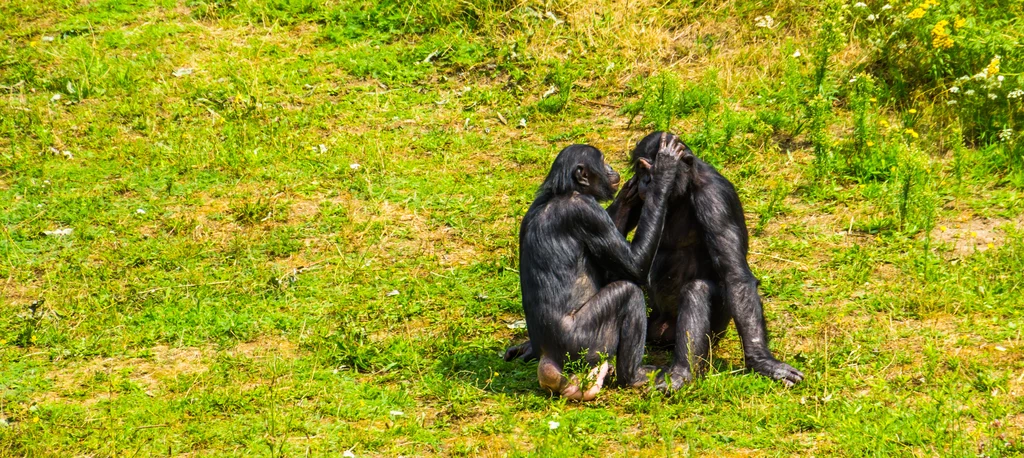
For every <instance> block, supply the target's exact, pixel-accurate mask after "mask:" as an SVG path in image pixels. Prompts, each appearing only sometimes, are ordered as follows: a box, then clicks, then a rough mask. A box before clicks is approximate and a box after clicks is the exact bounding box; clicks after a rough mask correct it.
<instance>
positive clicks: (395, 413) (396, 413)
mask: <svg viewBox="0 0 1024 458" xmlns="http://www.w3.org/2000/svg"><path fill="white" fill-rule="evenodd" d="M390 413H391V416H392V417H401V416H402V415H405V412H402V411H401V410H392V411H391V412H390Z"/></svg>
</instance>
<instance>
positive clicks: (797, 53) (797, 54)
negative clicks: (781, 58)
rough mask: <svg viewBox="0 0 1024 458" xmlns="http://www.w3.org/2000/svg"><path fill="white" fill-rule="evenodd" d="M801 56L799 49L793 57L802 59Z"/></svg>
mask: <svg viewBox="0 0 1024 458" xmlns="http://www.w3.org/2000/svg"><path fill="white" fill-rule="evenodd" d="M800 55H801V54H800V50H799V49H798V50H796V52H794V53H793V57H800Z"/></svg>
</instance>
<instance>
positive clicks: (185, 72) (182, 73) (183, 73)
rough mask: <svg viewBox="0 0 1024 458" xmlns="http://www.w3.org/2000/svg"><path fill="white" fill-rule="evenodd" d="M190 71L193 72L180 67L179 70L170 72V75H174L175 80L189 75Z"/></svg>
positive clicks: (187, 68)
mask: <svg viewBox="0 0 1024 458" xmlns="http://www.w3.org/2000/svg"><path fill="white" fill-rule="evenodd" d="M192 71H193V70H192V69H191V68H189V67H181V68H179V69H177V70H175V71H173V72H171V75H174V77H175V78H181V77H182V76H188V75H191V74H192Z"/></svg>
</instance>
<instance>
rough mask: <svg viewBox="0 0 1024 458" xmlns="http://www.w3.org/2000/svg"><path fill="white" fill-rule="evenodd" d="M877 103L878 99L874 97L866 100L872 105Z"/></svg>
mask: <svg viewBox="0 0 1024 458" xmlns="http://www.w3.org/2000/svg"><path fill="white" fill-rule="evenodd" d="M877 101H878V99H876V98H874V97H872V98H870V99H868V102H872V103H874V102H877Z"/></svg>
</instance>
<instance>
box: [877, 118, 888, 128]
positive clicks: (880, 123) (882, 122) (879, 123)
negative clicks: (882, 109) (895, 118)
mask: <svg viewBox="0 0 1024 458" xmlns="http://www.w3.org/2000/svg"><path fill="white" fill-rule="evenodd" d="M878 125H880V126H883V127H889V121H886V120H884V119H879V120H878Z"/></svg>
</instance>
